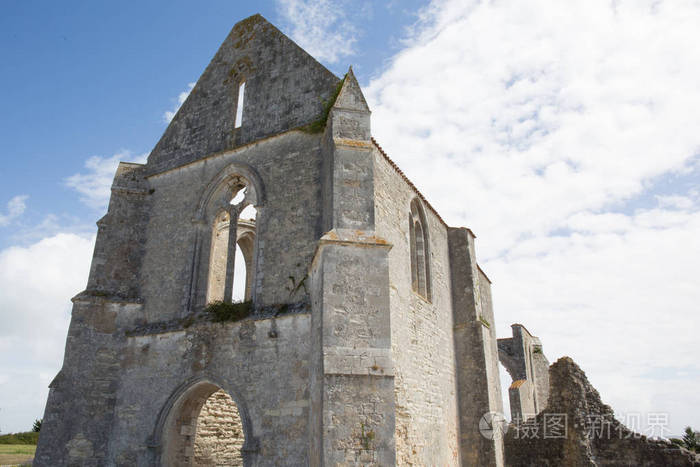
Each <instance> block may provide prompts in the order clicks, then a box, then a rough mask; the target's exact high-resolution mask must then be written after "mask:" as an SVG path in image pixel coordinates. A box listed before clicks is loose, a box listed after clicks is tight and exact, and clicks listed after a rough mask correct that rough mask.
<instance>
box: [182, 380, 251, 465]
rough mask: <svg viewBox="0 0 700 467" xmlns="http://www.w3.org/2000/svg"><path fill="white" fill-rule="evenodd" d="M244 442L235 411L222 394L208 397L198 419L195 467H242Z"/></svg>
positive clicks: (234, 406)
mask: <svg viewBox="0 0 700 467" xmlns="http://www.w3.org/2000/svg"><path fill="white" fill-rule="evenodd" d="M244 440H245V438H244V434H243V424H242V423H241V417H240V415H239V414H238V408H237V407H236V404H235V402H233V400H232V399H231V397H230V396H229V395H228V394H226V392H225V391H223V390H219V391H217V392H215V393H214V394H212V395H211V396H209V398H208V399H207V401H206V402H205V403H204V406H202V411H201V412H200V414H199V417H198V418H197V434H196V436H195V441H194V463H195V465H197V466H202V467H209V466H217V467H219V466H221V467H224V466H226V467H229V466H230V467H238V466H243V456H242V454H241V448H242V447H243V441H244Z"/></svg>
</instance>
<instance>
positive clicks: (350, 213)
mask: <svg viewBox="0 0 700 467" xmlns="http://www.w3.org/2000/svg"><path fill="white" fill-rule="evenodd" d="M322 151H323V163H324V185H323V188H322V189H323V193H324V209H325V212H324V224H325V226H326V233H325V234H324V235H323V236H322V237H321V240H320V241H319V245H318V249H317V251H316V256H315V257H314V262H313V265H312V268H311V284H312V285H311V288H312V349H313V350H312V354H313V355H314V361H313V363H312V375H311V427H310V433H311V452H310V463H311V465H313V466H320V465H324V466H325V465H328V466H331V465H394V464H395V442H394V379H393V362H392V356H391V327H390V322H389V317H390V313H389V271H388V260H387V254H388V251H389V249H390V248H391V246H390V245H388V244H387V243H386V242H385V241H383V240H382V239H380V238H377V237H376V236H375V225H374V173H373V158H372V145H371V140H370V111H369V108H368V107H367V104H366V102H365V100H364V97H363V96H362V93H361V91H360V88H359V85H358V84H357V81H356V79H355V77H354V75H353V73H352V69H350V71H349V72H348V73H347V75H346V77H345V80H344V82H343V85H342V88H341V90H340V93H339V95H338V98H337V100H336V102H335V104H334V106H333V107H332V109H331V111H330V115H329V118H328V122H327V125H326V132H325V135H324V140H323V149H322Z"/></svg>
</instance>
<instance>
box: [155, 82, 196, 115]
mask: <svg viewBox="0 0 700 467" xmlns="http://www.w3.org/2000/svg"><path fill="white" fill-rule="evenodd" d="M194 85H195V83H188V84H187V89H186V90H185V91H182V92H181V93H180V94H178V96H177V104H176V105H175V107H173V110H166V111H165V112H163V121H164V122H165V123H170V122H171V121H172V120H173V118H175V114H176V113H177V111H178V110H180V107H181V106H182V104H184V103H185V101H186V100H187V96H189V95H190V92H192V88H194Z"/></svg>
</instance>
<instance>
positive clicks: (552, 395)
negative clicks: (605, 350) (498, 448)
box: [505, 357, 700, 467]
mask: <svg viewBox="0 0 700 467" xmlns="http://www.w3.org/2000/svg"><path fill="white" fill-rule="evenodd" d="M549 378H550V379H549V383H550V389H549V399H548V403H547V408H546V409H545V410H544V411H543V412H542V413H540V414H539V415H537V417H535V418H533V419H531V420H528V421H525V422H523V423H521V424H519V425H511V426H510V428H509V429H508V432H507V433H506V436H505V447H506V465H509V466H514V467H515V466H518V467H525V466H528V467H530V466H532V467H534V466H538V467H540V466H560V465H590V466H608V465H615V466H632V465H633V466H641V467H652V466H662V465H663V466H698V465H700V459H699V458H698V457H697V456H696V455H695V454H693V453H690V452H689V451H686V450H684V449H681V448H679V447H678V446H675V445H674V444H672V443H670V442H668V441H665V440H655V439H649V438H646V437H645V436H642V435H639V434H637V433H634V432H632V431H630V430H629V429H627V427H625V426H624V425H622V424H621V423H620V422H618V421H617V420H616V419H615V417H614V415H613V411H612V409H611V408H610V406H608V405H605V404H603V402H602V401H601V399H600V395H599V394H598V391H596V390H595V388H594V387H593V386H591V384H590V383H589V382H588V379H587V378H586V374H585V373H584V372H583V371H582V370H581V368H579V366H578V365H576V363H574V361H573V360H572V359H570V358H569V357H562V358H560V359H559V360H557V361H556V362H555V363H554V364H552V366H551V367H550V370H549Z"/></svg>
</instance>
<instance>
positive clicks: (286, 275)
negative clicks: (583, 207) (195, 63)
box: [34, 15, 697, 466]
mask: <svg viewBox="0 0 700 467" xmlns="http://www.w3.org/2000/svg"><path fill="white" fill-rule="evenodd" d="M237 109H239V110H238V111H237ZM248 213H250V214H248ZM237 249H238V250H240V254H239V255H238V259H237V255H236V254H235V253H236V251H237ZM237 263H238V264H237ZM235 271H241V272H240V273H239V274H237V275H236V274H234V272H235ZM243 272H244V273H245V280H244V281H242V280H241V277H237V276H240V275H241V274H242V273H243ZM236 280H238V284H243V285H242V288H241V290H242V293H241V294H242V295H241V297H242V298H243V299H244V302H242V303H232V296H233V292H234V283H235V282H236ZM212 310H218V314H216V313H215V314H214V318H213V317H212V312H211V311H212ZM499 359H500V361H501V362H502V363H503V365H504V366H505V367H506V368H507V370H508V372H509V373H510V375H511V376H512V378H513V384H512V385H511V387H510V388H509V389H508V393H509V397H510V404H511V407H512V416H513V419H514V420H525V419H528V420H530V421H531V423H532V424H533V426H540V425H541V427H542V430H543V431H545V430H546V429H549V430H550V434H552V433H553V432H552V429H553V428H552V427H551V426H549V425H547V420H544V419H542V417H543V416H545V415H546V412H547V408H548V407H554V408H556V410H557V413H558V414H565V415H567V416H568V420H569V421H570V422H571V421H573V420H580V419H583V418H585V417H586V416H587V414H589V413H591V411H592V410H594V409H595V410H598V411H599V412H600V413H602V414H605V415H610V416H611V412H610V411H609V408H608V407H607V406H604V405H603V404H602V403H601V402H600V398H599V397H598V395H597V392H595V390H594V389H593V388H591V387H590V385H589V384H588V382H587V381H586V378H585V376H584V375H583V373H582V372H581V370H580V369H578V367H577V366H576V365H575V364H574V363H573V362H572V361H571V360H569V359H566V358H565V359H561V360H559V361H558V362H557V363H555V364H554V365H553V366H552V368H551V370H550V369H549V362H548V361H547V359H546V358H545V356H544V353H543V351H542V344H541V343H540V341H539V339H537V338H536V337H534V336H532V335H531V334H530V333H529V332H528V331H527V330H526V329H525V328H524V327H523V326H521V325H513V336H512V337H511V338H507V339H496V334H495V321H494V313H493V309H492V304H491V290H490V281H489V279H488V277H487V276H486V274H485V273H484V272H483V271H482V270H481V269H480V268H479V266H478V264H477V262H476V256H475V249H474V234H473V233H472V232H471V231H470V230H469V229H467V228H461V227H449V226H448V225H446V224H445V222H444V221H443V220H442V219H441V218H440V216H439V215H438V213H437V212H436V211H435V210H434V209H433V208H432V207H431V205H430V204H429V203H428V202H427V201H426V199H425V198H424V197H423V195H422V194H421V193H420V192H418V190H417V189H416V188H415V186H414V185H413V184H412V183H411V182H410V181H409V180H408V179H407V178H406V177H405V176H404V175H403V173H402V172H401V171H400V170H399V169H398V167H397V166H396V165H395V164H394V163H393V162H392V161H391V159H389V157H388V156H387V155H386V154H385V153H384V151H383V150H382V148H381V147H380V146H379V145H378V144H377V142H375V141H374V139H372V136H371V131H370V109H369V108H368V106H367V103H366V102H365V99H364V97H363V95H362V92H361V90H360V87H359V85H358V83H357V81H356V79H355V77H354V76H353V73H352V70H350V71H349V72H348V73H347V74H346V76H345V77H344V78H343V79H339V78H338V77H336V76H335V75H333V74H332V73H331V72H329V71H328V70H327V69H326V68H324V67H323V66H322V65H321V64H319V63H318V62H317V61H316V60H314V59H313V58H312V57H311V56H309V55H308V54H307V53H306V52H304V51H303V50H302V49H301V48H299V47H298V46H297V45H296V44H294V43H293V42H292V41H291V40H290V39H288V38H287V37H285V36H284V35H283V34H282V33H281V32H280V31H278V30H277V29H276V28H275V27H274V26H272V25H271V24H270V23H268V22H267V21H266V20H265V19H264V18H262V17H261V16H259V15H256V16H252V17H250V18H248V19H246V20H243V21H241V22H240V23H238V24H236V26H235V27H234V28H233V30H232V31H231V33H230V34H229V36H228V37H227V38H226V40H225V41H224V43H223V45H222V46H221V48H220V49H219V51H218V52H217V53H216V55H215V56H214V58H213V59H212V61H211V63H210V64H209V66H208V67H207V68H206V70H205V71H204V74H203V75H202V76H201V77H200V79H199V81H198V82H197V84H196V86H195V87H194V88H193V90H192V92H191V93H190V95H189V97H188V99H187V100H186V101H185V103H184V104H183V105H182V107H181V108H180V110H179V111H178V113H177V115H176V116H175V118H174V119H173V120H172V122H171V123H170V125H169V126H168V128H167V130H166V131H165V133H164V134H163V136H162V138H161V139H160V141H159V142H158V144H157V145H156V147H155V148H154V149H153V151H152V152H151V154H150V156H149V157H148V161H147V163H146V164H132V163H121V164H120V165H119V168H118V169H117V173H116V176H115V178H114V183H113V185H112V195H111V200H110V203H109V209H108V212H107V214H106V215H105V216H104V217H103V218H102V219H101V220H100V221H99V222H98V235H97V241H96V244H95V251H94V256H93V260H92V266H91V269H90V276H89V280H88V284H87V288H86V289H85V290H84V291H83V292H81V293H79V294H78V295H77V296H75V297H74V298H73V312H72V319H71V324H70V329H69V332H68V337H67V343H66V351H65V358H64V363H63V367H62V369H61V370H60V372H59V373H58V375H57V376H56V378H55V379H54V380H53V382H52V383H51V385H50V393H49V397H48V402H47V405H46V412H45V415H44V424H43V427H42V430H41V436H40V439H39V445H38V449H37V452H36V458H35V464H34V465H37V466H185V465H207V466H208V465H245V466H272V465H275V466H305V465H312V466H321V465H324V466H350V465H373V466H391V465H413V466H458V465H461V466H486V465H489V466H490V465H498V466H500V465H538V466H539V465H552V466H554V465H693V463H694V462H695V461H694V460H693V459H694V458H693V457H692V456H691V455H690V454H689V453H688V452H687V451H682V450H680V449H678V448H674V449H672V448H671V447H670V445H668V444H667V443H664V442H661V441H653V440H647V439H644V438H638V437H627V438H623V437H620V438H619V439H618V438H617V437H612V438H610V437H609V438H608V439H598V438H595V437H591V436H589V433H587V432H585V431H584V430H583V429H582V428H581V427H580V424H577V425H576V426H574V424H570V426H569V429H568V431H566V432H565V433H563V434H562V433H561V432H558V434H559V436H558V437H554V438H552V439H541V438H537V439H534V438H533V439H529V438H526V437H525V436H519V434H522V433H523V432H522V431H519V430H520V428H519V427H518V426H513V427H511V428H510V429H509V430H508V431H507V433H506V434H505V436H503V433H502V432H503V431H504V428H505V425H504V424H502V423H500V422H499V420H498V417H497V413H500V412H502V410H503V408H502V402H501V387H500V382H499V370H498V365H499ZM494 413H496V415H494ZM610 423H613V422H612V421H611V422H610ZM618 425H619V424H617V425H615V427H616V428H619V427H618ZM625 434H629V433H627V432H625ZM550 438H551V437H550ZM695 465H697V464H695Z"/></svg>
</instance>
